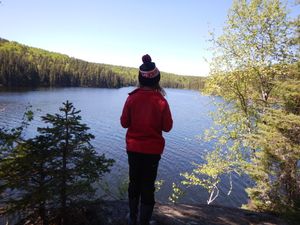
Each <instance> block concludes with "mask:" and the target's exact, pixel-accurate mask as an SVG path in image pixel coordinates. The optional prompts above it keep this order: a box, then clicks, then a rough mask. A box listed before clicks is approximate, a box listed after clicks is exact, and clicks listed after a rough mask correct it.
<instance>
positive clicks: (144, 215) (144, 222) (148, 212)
mask: <svg viewBox="0 0 300 225" xmlns="http://www.w3.org/2000/svg"><path fill="white" fill-rule="evenodd" d="M153 208H154V204H153V205H146V204H143V203H142V204H141V208H140V225H152V224H153V225H154V224H156V223H155V221H150V220H151V216H152V212H153Z"/></svg>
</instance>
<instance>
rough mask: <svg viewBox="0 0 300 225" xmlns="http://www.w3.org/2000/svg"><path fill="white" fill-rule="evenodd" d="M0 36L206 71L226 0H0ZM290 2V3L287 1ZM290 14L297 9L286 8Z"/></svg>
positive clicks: (80, 53) (98, 57)
mask: <svg viewBox="0 0 300 225" xmlns="http://www.w3.org/2000/svg"><path fill="white" fill-rule="evenodd" d="M1 2H2V3H1V4H0V37H1V38H4V39H8V40H10V41H17V42H19V43H21V44H25V45H28V46H32V47H38V48H42V49H45V50H49V51H53V52H59V53H63V54H67V55H69V56H71V57H76V58H79V59H83V60H86V61H89V62H96V63H106V64H112V65H121V66H129V67H135V68H137V67H139V66H140V65H141V64H142V61H141V57H142V56H143V55H144V54H149V55H150V56H151V57H152V61H153V62H155V63H156V65H157V67H158V68H159V69H160V70H161V71H164V72H170V73H175V74H180V75H194V76H206V75H208V73H209V64H208V61H209V60H210V58H211V54H210V52H209V46H210V45H209V42H208V39H209V31H214V32H216V34H220V33H221V30H222V27H223V26H224V25H225V21H226V16H227V12H228V9H229V8H230V6H231V4H232V0H151V1H149V0H126V1H124V0H85V1H84V0H81V1H80V0H1ZM290 2H294V0H291V1H290ZM292 13H293V14H294V15H296V14H297V13H298V14H299V12H292Z"/></svg>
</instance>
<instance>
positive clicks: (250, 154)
mask: <svg viewBox="0 0 300 225" xmlns="http://www.w3.org/2000/svg"><path fill="white" fill-rule="evenodd" d="M294 24H295V23H291V21H289V19H288V17H287V10H286V7H285V5H284V4H283V3H282V2H281V1H279V0H251V1H246V0H242V1H234V2H233V4H232V7H231V9H230V11H229V14H228V20H227V24H226V26H225V28H224V30H223V34H222V35H221V36H220V37H218V38H216V37H214V36H213V37H212V43H213V44H214V58H213V61H212V72H211V76H210V77H209V79H208V80H207V82H206V87H205V89H204V90H205V93H207V94H215V95H219V96H221V97H223V98H224V100H225V101H224V103H223V105H222V106H221V107H219V111H218V113H217V114H215V115H214V119H215V126H214V127H213V128H212V129H210V130H209V131H208V132H207V133H206V134H207V137H208V139H209V140H213V141H214V142H213V143H214V149H215V150H214V151H213V152H212V153H209V154H208V155H207V156H206V158H205V159H206V164H204V165H198V166H196V169H195V170H194V171H193V172H192V173H186V174H184V175H185V178H186V181H185V182H186V183H187V184H189V185H191V184H193V185H201V186H203V187H205V188H207V189H208V191H209V192H210V193H211V194H212V192H213V191H215V190H216V188H213V187H215V186H216V185H217V184H218V183H219V182H220V179H219V178H220V176H221V175H222V174H231V173H232V172H237V173H238V174H241V173H242V172H243V173H246V174H248V175H249V176H250V177H251V178H252V179H253V181H254V182H255V186H254V187H251V188H248V189H247V191H248V193H249V196H250V199H251V200H252V205H253V206H254V208H255V209H257V210H272V211H275V212H287V211H292V212H297V211H298V212H299V205H297V204H299V199H300V198H299V197H300V196H299V194H300V185H299V178H300V176H299V152H300V145H299V121H300V117H299V99H300V98H299V97H300V96H299V93H300V92H299V88H300V86H299V81H300V79H299V74H300V73H299V59H298V54H297V52H296V50H297V48H295V46H294V44H295V41H293V40H295V34H296V33H295V27H294ZM296 35H297V34H296ZM203 177H209V178H207V179H206V178H205V179H203ZM207 180H208V181H207Z"/></svg>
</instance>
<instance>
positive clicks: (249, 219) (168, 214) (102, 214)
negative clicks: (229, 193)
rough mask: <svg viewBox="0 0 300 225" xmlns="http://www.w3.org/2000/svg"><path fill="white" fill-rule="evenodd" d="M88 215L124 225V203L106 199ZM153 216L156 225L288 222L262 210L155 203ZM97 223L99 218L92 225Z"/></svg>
mask: <svg viewBox="0 0 300 225" xmlns="http://www.w3.org/2000/svg"><path fill="white" fill-rule="evenodd" d="M88 211H89V213H90V215H89V217H90V218H91V219H92V218H98V219H100V220H101V221H102V222H101V224H103V225H104V224H105V225H126V220H125V218H126V215H127V213H128V206H127V202H125V201H107V202H103V204H101V205H99V206H98V207H92V209H89V210H88ZM153 219H154V220H156V221H157V225H229V224H230V225H287V223H286V222H285V221H283V220H282V219H280V218H278V217H276V216H273V215H269V214H264V213H256V212H252V211H248V210H243V209H238V208H229V207H223V206H216V205H211V206H208V205H185V204H175V205H171V204H161V203H156V205H155V209H154V214H153ZM94 224H97V225H100V224H99V220H98V221H94V223H91V225H94Z"/></svg>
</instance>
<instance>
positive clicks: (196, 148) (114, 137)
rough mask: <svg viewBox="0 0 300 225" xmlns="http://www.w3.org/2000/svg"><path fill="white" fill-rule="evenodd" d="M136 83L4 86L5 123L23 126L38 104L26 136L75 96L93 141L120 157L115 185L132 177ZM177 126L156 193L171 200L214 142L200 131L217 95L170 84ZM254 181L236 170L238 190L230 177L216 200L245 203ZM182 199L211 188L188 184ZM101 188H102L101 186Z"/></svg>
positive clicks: (0, 117) (198, 199) (0, 121)
mask: <svg viewBox="0 0 300 225" xmlns="http://www.w3.org/2000/svg"><path fill="white" fill-rule="evenodd" d="M133 89H134V87H126V88H120V89H103V88H47V89H37V90H30V91H7V92H0V126H1V127H3V126H6V127H13V126H18V125H19V124H20V121H21V119H22V115H23V113H24V111H25V108H26V106H28V105H29V104H30V105H32V109H33V111H34V112H35V118H34V121H33V122H32V124H31V126H29V127H28V128H27V129H26V136H28V137H31V136H33V135H34V134H35V133H36V127H38V126H44V124H43V123H41V120H40V116H41V115H45V114H46V113H55V112H58V108H59V107H61V106H62V102H64V101H66V100H69V101H71V102H72V103H73V104H74V106H75V107H76V108H77V109H79V110H81V116H82V121H83V122H84V123H86V124H87V125H88V126H89V127H90V128H91V129H90V132H91V133H92V134H94V135H95V136H96V137H95V139H94V140H93V142H92V144H93V145H94V146H95V148H96V149H97V151H98V152H99V153H105V155H106V156H107V157H109V158H113V159H115V160H116V162H115V165H114V167H113V169H112V172H111V173H110V174H108V175H106V176H105V178H104V180H105V181H107V182H108V184H109V186H110V188H111V189H112V191H116V189H117V188H116V187H118V186H120V185H121V184H122V182H124V180H125V179H126V178H127V173H128V172H127V170H128V165H127V155H126V152H125V133H126V130H125V129H123V128H122V127H121V125H120V115H121V112H122V108H123V105H124V102H125V100H126V98H127V96H128V95H127V94H128V93H129V92H130V91H132V90H133ZM166 92H167V96H166V99H167V100H168V102H169V105H170V108H171V112H172V116H173V121H174V126H173V129H172V130H171V131H170V132H169V133H164V137H165V140H166V146H165V150H164V153H163V155H162V159H161V161H160V165H159V170H158V179H157V180H164V183H163V185H162V187H161V189H160V191H159V192H158V193H157V194H156V198H157V200H159V201H162V202H166V201H168V196H169V195H170V194H171V189H172V182H175V183H177V184H179V183H180V180H182V177H181V176H180V173H181V172H186V171H191V170H192V169H193V168H194V167H193V165H192V164H191V163H192V162H196V163H201V162H203V156H204V155H205V153H206V152H208V151H210V150H211V148H212V146H211V144H210V143H205V142H203V141H201V140H200V139H199V137H198V136H199V135H201V134H203V132H204V130H205V129H207V128H209V127H210V125H211V124H212V120H211V118H210V116H209V112H210V111H214V110H215V106H214V105H213V104H212V100H213V99H212V98H211V97H208V96H203V95H201V94H200V93H199V92H197V91H192V90H180V89H166ZM246 186H249V180H248V179H247V178H245V177H243V178H241V177H237V176H233V191H232V193H231V195H229V196H227V192H228V190H229V184H228V182H226V183H224V184H223V185H222V186H221V189H220V196H219V198H217V199H216V200H215V202H214V204H220V205H224V206H232V207H239V206H241V205H242V204H245V203H247V194H246V193H245V191H244V188H245V187H246ZM185 191H186V194H185V195H184V196H183V198H182V199H181V200H180V202H184V203H202V204H205V203H206V200H207V199H208V194H207V192H206V191H205V190H204V189H201V188H200V187H193V188H188V189H186V190H185ZM99 192H101V191H99Z"/></svg>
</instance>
